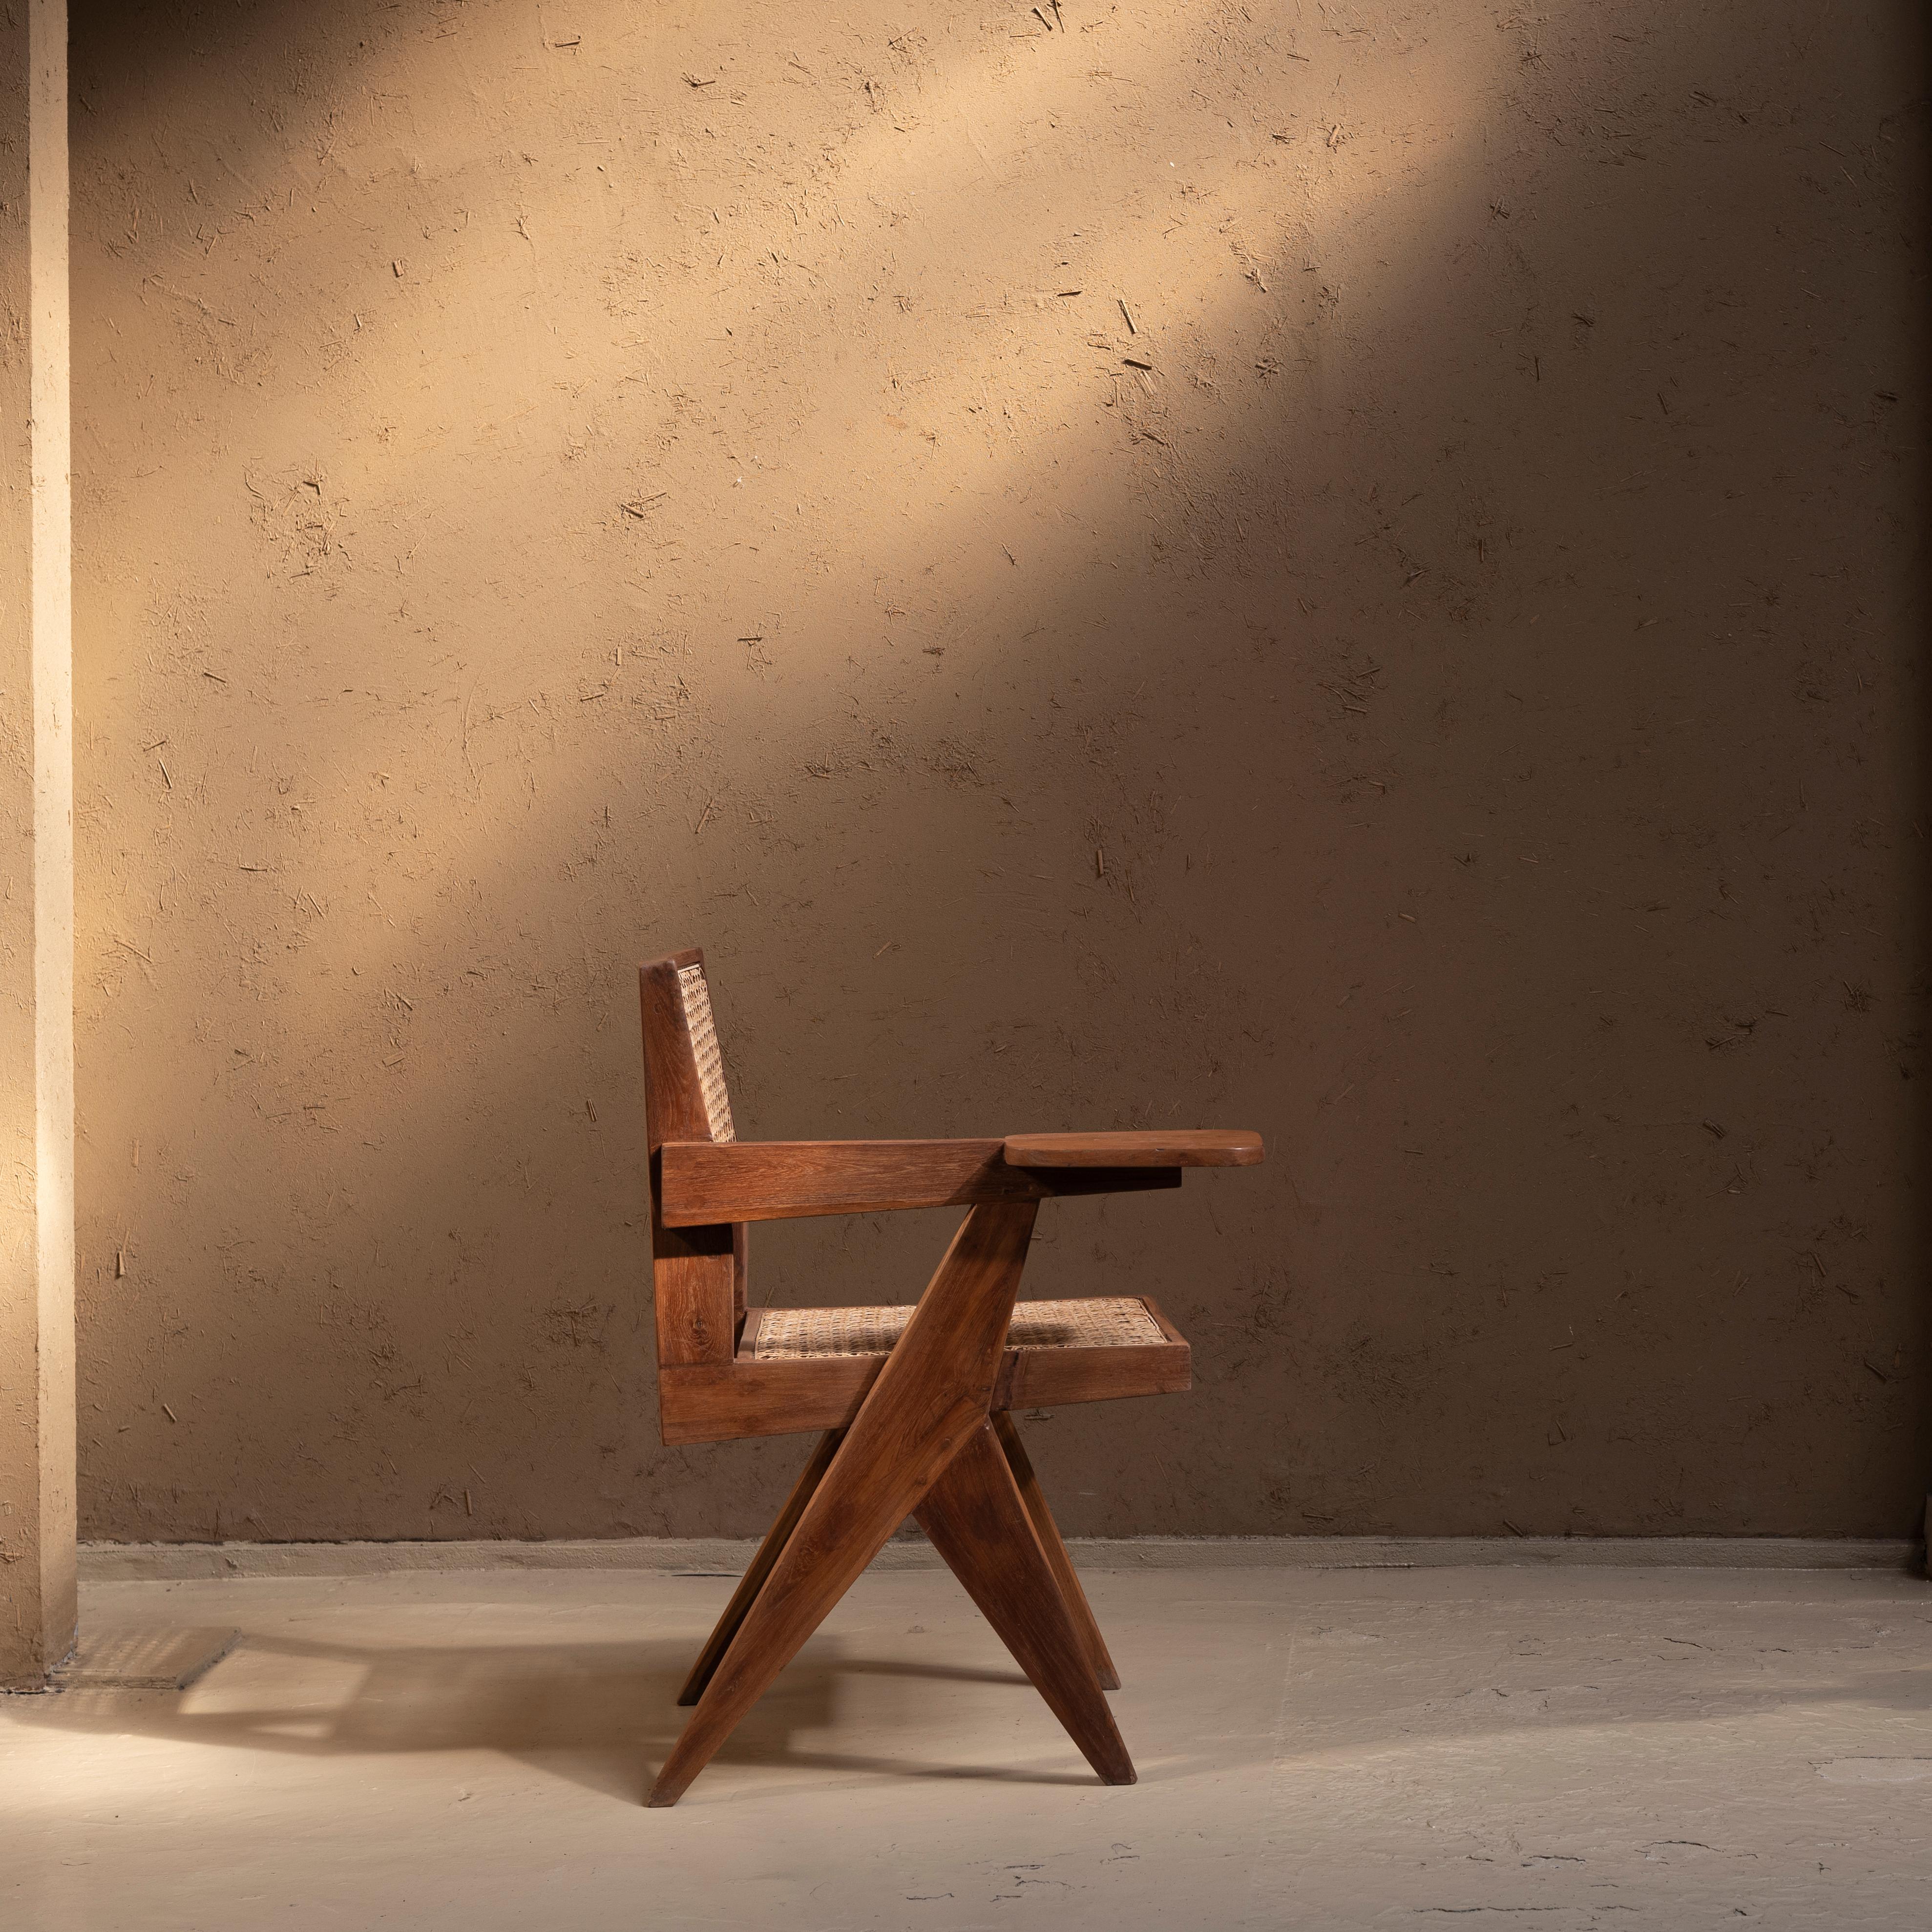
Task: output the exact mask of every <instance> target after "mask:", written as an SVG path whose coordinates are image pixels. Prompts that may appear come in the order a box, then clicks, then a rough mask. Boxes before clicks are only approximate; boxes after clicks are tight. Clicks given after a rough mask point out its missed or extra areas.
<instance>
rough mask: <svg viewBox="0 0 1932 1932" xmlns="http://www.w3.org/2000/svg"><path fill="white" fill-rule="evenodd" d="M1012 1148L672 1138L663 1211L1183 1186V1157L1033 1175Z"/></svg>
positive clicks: (663, 1161) (876, 1209)
mask: <svg viewBox="0 0 1932 1932" xmlns="http://www.w3.org/2000/svg"><path fill="white" fill-rule="evenodd" d="M1120 1138H1122V1139H1129V1140H1131V1139H1133V1138H1135V1137H1134V1136H1132V1135H1127V1136H1121V1137H1120ZM1004 1147H1005V1143H1004V1142H1001V1141H997V1140H984V1141H725V1142H713V1141H666V1142H664V1145H663V1147H662V1148H661V1149H660V1151H659V1162H660V1165H659V1167H658V1207H659V1211H660V1212H661V1215H662V1217H663V1220H664V1226H666V1227H667V1228H694V1227H703V1226H708V1225H709V1224H711V1223H716V1222H720V1221H782V1220H796V1219H799V1218H801V1217H804V1216H806V1215H810V1214H886V1213H888V1212H889V1211H892V1210H893V1209H895V1208H951V1207H968V1206H971V1205H973V1204H974V1202H980V1201H1040V1200H1044V1199H1046V1197H1047V1196H1049V1195H1054V1194H1120V1193H1130V1192H1135V1191H1138V1190H1141V1189H1144V1188H1151V1187H1179V1186H1180V1185H1181V1175H1180V1173H1179V1172H1178V1168H1179V1166H1180V1163H1178V1162H1172V1161H1170V1162H1168V1163H1164V1164H1160V1165H1156V1164H1154V1163H1149V1162H1147V1161H1144V1160H1136V1161H1128V1162H1123V1163H1119V1164H1118V1165H1115V1166H1107V1165H1104V1164H1101V1165H1096V1164H1094V1163H1085V1164H1084V1165H1082V1166H1080V1167H1079V1169H1077V1170H1076V1171H1072V1172H1051V1171H1049V1172H1040V1173H1037V1174H1035V1173H1031V1172H1028V1170H1027V1169H1025V1168H1023V1167H1019V1166H1016V1165H1014V1164H1013V1163H1011V1162H1010V1161H1009V1160H1007V1157H1006V1154H1005V1153H1004ZM1256 1158H1259V1155H1257V1156H1256Z"/></svg>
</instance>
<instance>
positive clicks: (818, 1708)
mask: <svg viewBox="0 0 1932 1932" xmlns="http://www.w3.org/2000/svg"><path fill="white" fill-rule="evenodd" d="M691 1649H692V1643H691V1639H690V1637H688V1636H685V1637H679V1638H676V1639H675V1640H671V1639H665V1640H644V1641H641V1642H637V1643H574V1644H573V1643H560V1644H491V1643H478V1644H475V1645H462V1646H455V1645H435V1644H426V1645H423V1646H413V1645H412V1646H391V1647H381V1646H366V1647H365V1646H357V1645H355V1644H351V1643H314V1642H309V1641H306V1640H302V1639H300V1638H296V1637H290V1636H288V1635H286V1634H281V1633H269V1634H244V1636H243V1637H242V1639H241V1640H240V1642H239V1643H237V1644H236V1647H235V1648H234V1649H233V1650H232V1651H231V1652H229V1654H228V1655H227V1656H226V1657H225V1658H223V1659H222V1660H221V1661H220V1662H219V1663H217V1664H216V1665H215V1666H214V1668H213V1669H212V1670H211V1671H209V1672H208V1675H207V1676H205V1677H203V1678H202V1679H200V1680H199V1682H197V1683H196V1684H194V1685H191V1686H190V1688H188V1689H187V1690H186V1691H120V1690H86V1689H74V1690H70V1691H63V1692H61V1693H59V1694H57V1695H55V1696H54V1697H49V1698H46V1699H45V1700H35V1704H34V1708H33V1709H31V1712H28V1711H26V1710H23V1712H21V1713H20V1715H22V1716H23V1717H27V1718H28V1719H29V1721H32V1722H35V1723H42V1724H49V1725H54V1726H58V1727H60V1728H62V1729H64V1730H91V1731H100V1732H112V1733H115V1734H117V1735H125V1734H127V1733H134V1734H136V1735H139V1736H146V1737H155V1738H167V1739H178V1740H181V1741H184V1742H193V1743H198V1744H207V1745H229V1746H239V1747H242V1748H248V1749H251V1750H257V1751H275V1752H281V1753H286V1754H292V1755H295V1756H301V1757H335V1756H342V1757H356V1756H368V1755H380V1754H386V1753H391V1752H395V1753H414V1752H435V1751H479V1750H480V1751H496V1752H498V1753H500V1754H502V1755H503V1756H505V1757H510V1758H513V1759H515V1760H518V1761H520V1762H522V1763H526V1764H528V1765H529V1766H532V1768H533V1769H541V1770H543V1771H544V1772H548V1773H550V1774H551V1775H557V1776H561V1777H564V1778H568V1779H570V1780H571V1781H572V1782H573V1783H575V1784H579V1785H581V1786H583V1787H585V1788H586V1789H587V1790H592V1791H595V1792H598V1793H603V1794H604V1795H607V1796H610V1797H613V1798H617V1799H622V1800H624V1801H625V1802H628V1803H632V1804H641V1803H642V1802H643V1797H644V1793H645V1790H646V1786H647V1785H648V1783H649V1778H650V1776H651V1775H652V1772H654V1771H655V1768H656V1767H657V1766H658V1765H659V1764H661V1763H662V1762H663V1760H664V1757H665V1756H666V1754H667V1753H668V1752H669V1751H670V1748H671V1746H672V1745H673V1742H675V1741H676V1738H677V1736H678V1733H679V1731H680V1730H682V1727H683V1724H684V1721H685V1716H686V1715H687V1714H686V1713H685V1712H684V1711H682V1710H681V1709H679V1706H678V1705H677V1703H676V1698H677V1694H678V1691H679V1687H680V1685H682V1683H683V1682H684V1679H685V1675H686V1673H688V1671H689V1670H690V1668H691ZM856 1679H874V1680H877V1679H887V1680H890V1679H904V1680H906V1682H905V1692H906V1694H905V1695H904V1697H896V1696H886V1697H881V1695H880V1688H881V1687H880V1686H879V1685H877V1684H876V1683H875V1684H874V1686H873V1688H871V1691H870V1692H869V1693H868V1695H867V1696H866V1697H865V1712H864V1714H863V1715H862V1718H859V1719H858V1720H857V1721H856V1724H855V1722H854V1721H853V1718H852V1717H851V1714H850V1710H849V1706H850V1701H851V1700H850V1698H849V1697H844V1696H841V1691H849V1690H850V1688H853V1680H856ZM913 1680H917V1681H916V1682H914V1681H913ZM935 1680H937V1681H939V1682H950V1683H953V1684H958V1685H1001V1686H1005V1687H1008V1688H1010V1689H1012V1690H1013V1692H1014V1694H1015V1695H1016V1697H1018V1696H1023V1697H1025V1698H1026V1699H1027V1700H1028V1703H1030V1704H1031V1706H1033V1709H1032V1711H1031V1712H1029V1714H1028V1715H1036V1714H1037V1717H1038V1718H1039V1720H1040V1745H1042V1747H1043V1748H1045V1749H1046V1750H1051V1751H1054V1752H1055V1754H1056V1755H1057V1754H1058V1751H1059V1750H1060V1748H1061V1746H1062V1745H1064V1743H1065V1740H1064V1739H1063V1738H1061V1737H1060V1736H1059V1734H1058V1730H1057V1727H1055V1726H1054V1724H1053V1720H1052V1718H1051V1716H1050V1715H1049V1714H1048V1713H1047V1712H1046V1709H1045V1708H1044V1707H1043V1706H1040V1703H1039V1700H1038V1697H1037V1694H1035V1692H1034V1690H1033V1688H1032V1686H1031V1685H1030V1684H1028V1682H1027V1680H1026V1679H1025V1677H1024V1676H1022V1675H1021V1674H1020V1673H1019V1672H1018V1671H1017V1670H983V1669H978V1668H974V1667H965V1666H958V1665H951V1664H943V1663H933V1664H925V1663H910V1662H904V1661H887V1660H878V1659H868V1658H850V1657H847V1656H845V1655H843V1654H842V1646H841V1643H840V1642H839V1640H838V1639H837V1638H836V1637H823V1636H821V1637H818V1638H816V1639H814V1640H813V1642H811V1643H809V1644H808V1645H807V1646H806V1647H805V1649H804V1650H803V1651H802V1652H800V1653H799V1656H798V1658H796V1661H794V1662H793V1664H791V1665H790V1667H789V1668H788V1669H787V1670H785V1671H784V1673H782V1674H781V1676H779V1677H778V1680H777V1681H776V1682H775V1683H774V1684H773V1685H772V1688H771V1689H770V1690H769V1691H768V1692H767V1693H766V1695H765V1696H764V1697H763V1698H762V1699H761V1700H760V1702H759V1703H758V1704H757V1706H755V1707H754V1709H753V1710H752V1712H751V1715H749V1716H748V1718H746V1719H745V1722H744V1723H743V1724H742V1725H741V1726H739V1729H738V1730H737V1731H736V1733H734V1735H733V1736H732V1738H731V1739H730V1742H729V1743H728V1744H727V1746H726V1747H725V1748H724V1750H723V1751H721V1753H720V1754H719V1757H718V1763H720V1764H721V1765H739V1766H786V1767H788V1768H793V1769H818V1770H824V1771H831V1772H845V1773H847V1774H856V1773H868V1772H883V1773H887V1774H889V1775H892V1776H895V1777H901V1778H969V1779H973V1780H976V1781H997V1782H1004V1783H1008V1784H1013V1783H1019V1784H1046V1785H1087V1784H1092V1783H1093V1782H1094V1778H1093V1774H1092V1773H1091V1772H1089V1771H1088V1770H1087V1769H1086V1768H1085V1766H1077V1768H1076V1767H1074V1766H1070V1767H1069V1769H1067V1770H1065V1771H1064V1772H1061V1771H1057V1770H1047V1769H1034V1770H1029V1769H1023V1768H1018V1767H1016V1766H1013V1765H1011V1764H1010V1763H993V1764H968V1763H950V1764H947V1763H934V1762H932V1761H930V1760H922V1759H921V1758H920V1757H919V1755H918V1752H917V1742H918V1741H919V1740H920V1739H924V1738H927V1737H932V1736H947V1735H949V1734H953V1727H950V1726H947V1725H946V1724H944V1723H940V1724H935V1712H934V1710H933V1708H932V1696H933V1694H932V1689H931V1686H932V1683H933V1682H935ZM841 1705H843V1706H847V1707H848V1708H847V1709H845V1710H843V1711H841ZM853 1728H856V1729H858V1730H860V1731H861V1732H862V1733H864V1734H866V1735H868V1736H870V1737H871V1738H872V1739H874V1740H877V1739H880V1737H881V1736H882V1735H883V1736H884V1737H885V1738H886V1739H889V1741H890V1743H891V1744H892V1745H897V1744H898V1742H900V1741H901V1740H903V1741H904V1743H905V1744H906V1745H907V1747H908V1748H907V1751H905V1753H904V1754H900V1753H899V1752H898V1751H896V1750H894V1749H888V1751H886V1752H883V1753H880V1752H874V1753H866V1752H864V1751H829V1750H825V1749H823V1748H817V1747H816V1746H815V1745H808V1744H807V1743H805V1742H804V1740H805V1739H808V1738H812V1739H815V1738H823V1737H824V1736H827V1735H829V1734H836V1733H838V1731H839V1730H841V1729H847V1730H849V1729H853Z"/></svg>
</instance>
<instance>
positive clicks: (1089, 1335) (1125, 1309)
mask: <svg viewBox="0 0 1932 1932" xmlns="http://www.w3.org/2000/svg"><path fill="white" fill-rule="evenodd" d="M760 1316H761V1318H762V1319H760V1322H759V1324H758V1332H757V1337H756V1339H755V1340H754V1343H753V1344H752V1349H751V1358H752V1360H753V1361H760V1362H805V1361H822V1360H823V1359H824V1358H827V1357H829V1356H841V1355H889V1354H890V1353H891V1352H892V1344H893V1343H895V1342H896V1341H897V1340H898V1339H899V1337H900V1336H901V1334H904V1332H905V1325H906V1324H907V1322H910V1320H911V1319H912V1309H911V1307H910V1306H907V1307H897V1308H767V1309H764V1310H760ZM1166 1339H1167V1337H1166V1336H1165V1335H1164V1334H1163V1333H1162V1331H1161V1326H1160V1323H1159V1322H1157V1321H1156V1320H1155V1319H1154V1317H1153V1316H1151V1315H1150V1314H1149V1313H1148V1311H1147V1308H1146V1307H1145V1304H1143V1303H1142V1302H1141V1301H1138V1300H1137V1299H1136V1298H1134V1297H1133V1296H1130V1295H1117V1296H1112V1297H1106V1298H1095V1299H1085V1300H1082V1301H1022V1302H1021V1303H1020V1304H1019V1306H1018V1307H1016V1308H1015V1309H1014V1310H1013V1326H1012V1327H1011V1328H1009V1329H1008V1330H1007V1347H1008V1348H1010V1349H1124V1348H1133V1347H1136V1346H1148V1345H1149V1344H1155V1345H1157V1344H1159V1343H1163V1342H1164V1341H1166Z"/></svg>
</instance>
